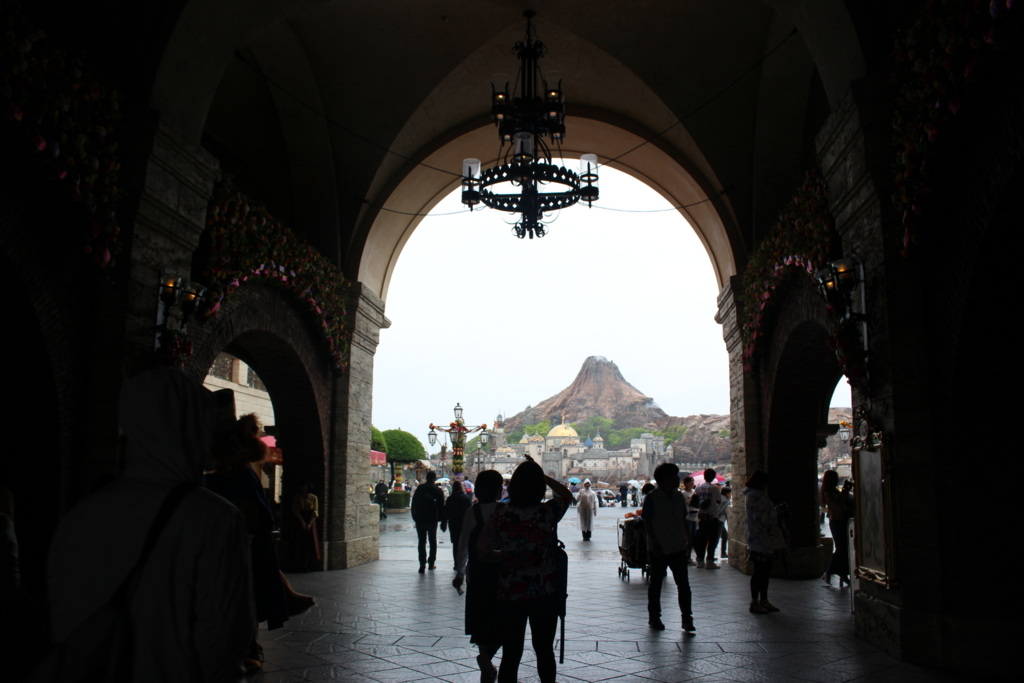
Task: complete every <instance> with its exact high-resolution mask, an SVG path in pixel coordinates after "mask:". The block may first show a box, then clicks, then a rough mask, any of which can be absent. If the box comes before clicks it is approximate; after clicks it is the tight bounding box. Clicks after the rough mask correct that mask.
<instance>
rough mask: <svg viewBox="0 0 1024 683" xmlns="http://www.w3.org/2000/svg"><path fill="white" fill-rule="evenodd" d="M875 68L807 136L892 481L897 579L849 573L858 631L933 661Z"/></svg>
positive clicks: (914, 418)
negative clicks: (855, 264) (853, 271)
mask: <svg viewBox="0 0 1024 683" xmlns="http://www.w3.org/2000/svg"><path fill="white" fill-rule="evenodd" d="M884 77H885V74H879V75H877V76H872V77H868V78H865V79H861V80H860V81H857V82H855V83H853V85H852V88H851V91H850V94H849V96H848V97H847V98H846V100H845V102H844V103H843V104H842V105H841V106H839V107H837V108H836V110H835V111H834V112H833V114H832V115H831V116H830V117H829V120H828V121H827V122H826V124H825V126H824V127H823V128H822V131H821V133H820V134H819V136H818V139H817V147H818V153H819V157H820V159H821V163H822V169H823V171H824V174H825V178H826V182H827V183H828V189H829V202H830V204H831V208H832V213H833V215H834V216H835V218H836V228H837V229H838V231H839V233H840V235H841V236H842V242H843V252H844V254H845V255H853V254H856V255H857V257H858V258H859V259H860V260H861V262H862V263H863V264H864V270H865V280H866V282H865V284H864V285H863V286H864V287H865V294H866V299H867V310H866V314H867V316H868V318H867V320H868V339H869V341H868V344H869V349H868V363H869V366H868V367H869V372H870V375H871V376H870V386H871V401H870V402H864V401H863V398H858V397H855V398H854V401H855V405H854V409H855V410H856V408H857V407H858V403H859V404H860V405H865V406H866V407H867V408H868V409H869V413H870V415H871V419H872V421H873V422H874V423H875V425H876V426H878V427H880V428H881V429H882V430H883V431H884V433H885V434H886V436H887V443H886V445H885V451H884V452H885V457H886V459H887V461H888V463H889V471H888V473H887V474H886V477H887V479H888V480H889V482H890V486H891V492H892V509H891V510H889V515H890V524H889V529H888V530H887V531H886V533H887V534H890V533H891V536H890V537H891V538H892V540H891V542H890V543H889V544H888V545H889V547H890V551H889V552H890V553H891V554H892V556H893V563H894V567H893V569H894V572H893V574H894V576H895V578H896V583H895V585H893V586H890V587H885V586H882V585H880V584H878V583H873V582H869V581H866V580H861V581H859V588H858V590H857V592H856V596H855V602H856V625H857V634H858V635H859V636H860V637H862V638H864V639H865V640H867V641H868V642H870V643H872V644H873V645H875V646H877V647H879V648H881V649H883V650H885V651H886V652H888V653H889V654H891V655H893V656H896V657H900V658H901V659H904V660H906V661H911V662H915V663H920V664H925V663H937V662H941V661H943V652H942V649H943V644H942V637H941V635H940V633H941V626H942V622H943V619H944V615H943V613H942V612H943V602H942V595H943V584H942V576H943V571H942V567H941V566H940V565H939V557H940V552H939V539H940V537H941V535H942V530H941V529H940V528H939V524H940V520H941V519H942V516H941V514H940V509H939V500H938V495H940V493H941V494H948V491H944V487H943V486H941V485H940V483H939V482H938V480H937V471H936V468H935V464H934V462H933V447H932V433H933V431H934V430H933V425H932V417H931V414H932V410H931V400H932V399H931V389H930V384H929V382H930V377H931V373H932V372H934V369H933V368H929V366H928V354H927V353H926V352H922V349H928V348H929V346H930V339H929V338H928V320H927V311H928V307H927V305H925V303H926V301H927V297H926V296H925V293H924V292H923V285H924V283H927V282H928V277H927V274H925V273H921V272H919V271H920V270H921V266H920V264H919V263H918V262H917V261H915V260H912V259H905V258H903V257H902V256H901V255H900V253H899V247H900V244H899V242H898V239H897V237H896V235H898V234H900V231H899V230H897V229H896V228H895V226H894V225H893V223H894V212H893V209H892V205H891V204H890V200H889V197H890V195H891V193H892V191H893V187H894V181H893V177H892V149H891V142H890V139H891V135H892V131H891V116H892V98H891V94H890V93H889V91H888V87H887V84H886V81H885V78H884ZM890 292H892V293H893V295H892V296H889V293H890ZM856 307H857V308H858V310H859V302H857V304H856ZM897 434H898V439H897V438H895V435H897ZM854 477H856V473H854ZM858 495H859V494H858ZM946 504H948V503H946ZM897 521H898V522H899V523H898V524H897ZM964 558H965V561H968V562H969V561H971V560H972V559H973V558H970V555H969V554H967V555H965V556H964Z"/></svg>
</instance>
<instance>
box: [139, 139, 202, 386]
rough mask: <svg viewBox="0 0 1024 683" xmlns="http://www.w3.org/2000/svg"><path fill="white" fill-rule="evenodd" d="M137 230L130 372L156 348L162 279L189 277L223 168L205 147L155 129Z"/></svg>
mask: <svg viewBox="0 0 1024 683" xmlns="http://www.w3.org/2000/svg"><path fill="white" fill-rule="evenodd" d="M151 144H152V147H151V149H150V151H149V154H148V157H147V158H146V159H145V160H144V161H143V162H142V163H143V168H142V171H143V174H144V175H143V181H142V182H143V185H142V188H141V189H142V191H141V196H140V197H139V207H138V213H137V214H136V216H135V226H134V229H133V231H132V253H131V273H130V279H129V284H128V321H127V339H128V348H127V349H126V355H127V365H128V368H127V369H128V373H129V374H134V373H135V372H138V371H139V370H140V369H142V368H144V367H146V366H147V365H148V363H149V362H150V360H151V357H152V352H153V347H154V327H155V325H156V314H157V283H158V282H159V277H160V274H161V271H162V270H163V269H164V268H165V267H166V268H171V269H173V270H174V271H175V272H177V273H178V274H179V275H181V276H182V278H184V279H185V280H186V281H187V280H188V279H189V276H190V274H191V271H192V255H193V253H194V252H195V250H196V248H197V247H198V246H199V238H200V236H201V235H202V234H203V230H204V229H205V228H206V207H207V204H208V202H209V200H210V195H211V193H212V192H213V183H214V181H215V180H216V177H217V173H218V170H219V166H220V165H219V163H218V161H217V160H216V159H215V158H214V157H213V156H212V155H211V154H210V153H209V152H207V151H206V150H204V149H202V148H201V147H197V146H194V145H190V144H187V143H185V142H182V141H181V140H180V138H179V137H178V136H177V135H176V134H175V133H174V132H173V131H171V130H168V129H167V128H166V127H164V126H163V125H157V126H156V128H155V130H154V131H153V138H152V143H151Z"/></svg>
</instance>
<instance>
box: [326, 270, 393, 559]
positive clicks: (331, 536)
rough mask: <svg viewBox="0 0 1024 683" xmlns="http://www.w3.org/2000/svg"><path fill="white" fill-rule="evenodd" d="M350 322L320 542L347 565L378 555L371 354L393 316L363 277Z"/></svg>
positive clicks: (355, 290)
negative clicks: (372, 469)
mask: <svg viewBox="0 0 1024 683" xmlns="http://www.w3.org/2000/svg"><path fill="white" fill-rule="evenodd" d="M348 322H349V329H350V330H351V331H352V346H351V351H350V354H349V367H348V372H346V373H345V374H344V375H342V376H341V377H339V378H337V380H335V385H334V409H333V411H332V412H333V414H332V421H333V424H332V430H333V439H332V443H331V452H330V454H329V456H328V457H329V464H328V467H329V470H328V484H327V486H328V489H327V490H328V498H329V507H328V515H329V519H328V520H327V521H326V526H327V539H328V540H327V541H326V542H325V543H324V559H325V563H326V565H327V568H328V569H347V568H348V567H354V566H356V565H359V564H364V563H366V562H372V561H373V560H376V559H378V558H379V556H380V550H379V545H380V524H379V514H378V511H377V506H376V505H374V504H372V503H371V502H370V497H369V495H368V491H369V488H368V487H369V485H370V479H371V477H370V426H371V421H372V420H371V412H372V408H373V355H374V353H375V352H376V351H377V344H378V342H379V341H380V331H381V329H386V328H388V327H390V326H391V321H390V320H388V319H387V318H386V317H385V316H384V302H383V301H381V300H380V299H379V298H378V297H377V296H376V295H375V294H374V293H373V292H371V291H370V290H369V289H368V288H367V287H366V286H365V285H363V284H362V283H361V282H354V283H353V284H352V292H351V296H350V298H349V302H348Z"/></svg>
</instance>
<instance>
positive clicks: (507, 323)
mask: <svg viewBox="0 0 1024 683" xmlns="http://www.w3.org/2000/svg"><path fill="white" fill-rule="evenodd" d="M575 163H576V162H569V164H572V165H573V166H574V165H575ZM573 166H570V167H573ZM459 197H460V193H459V192H458V191H456V192H454V193H453V194H452V195H450V196H449V197H448V198H446V199H445V200H444V201H442V202H441V203H440V204H439V205H438V206H437V207H436V208H435V209H434V211H433V212H432V215H431V216H428V217H426V218H424V219H423V221H422V222H421V223H420V225H419V227H418V228H417V229H416V231H415V233H414V234H413V235H412V237H411V238H410V239H409V242H408V243H407V244H406V245H405V248H404V250H403V251H402V254H401V256H400V257H399V260H398V264H397V266H396V268H395V273H394V276H393V278H392V280H391V286H390V289H389V291H388V298H387V309H386V314H387V316H388V318H390V319H391V322H392V325H391V327H390V328H389V329H386V330H381V333H380V346H379V347H378V348H377V355H376V357H375V359H374V386H373V392H374V397H373V423H374V425H375V426H376V427H378V428H379V429H382V430H383V429H398V428H400V429H404V430H405V431H408V432H412V433H413V434H415V435H416V436H418V437H419V438H420V440H421V441H423V442H424V444H426V433H427V431H428V425H429V424H430V423H431V422H439V421H440V422H444V423H447V422H450V421H451V419H452V408H453V407H454V406H455V404H456V402H459V403H461V404H462V406H463V408H464V409H465V416H464V417H465V419H466V421H467V423H469V424H480V423H481V422H486V423H488V424H490V423H492V422H493V420H494V417H495V416H496V415H498V414H499V412H500V413H502V414H504V415H514V414H516V413H518V412H519V411H521V410H523V409H524V408H526V407H527V406H528V405H536V404H537V403H539V402H541V401H542V400H544V399H546V398H548V397H550V396H552V395H554V394H556V393H558V392H559V391H561V390H562V389H564V388H565V387H567V386H568V385H569V384H570V383H571V382H572V381H573V379H574V378H575V377H576V374H577V372H578V371H579V369H580V366H581V365H582V364H583V361H584V360H585V359H586V358H587V357H588V356H605V357H606V358H608V359H609V360H612V361H614V362H615V363H616V364H617V365H618V366H619V369H620V370H621V371H622V375H623V376H624V377H625V378H626V381H628V382H629V383H631V384H632V385H633V386H635V387H636V388H637V389H639V390H640V391H642V392H643V393H645V394H646V395H648V396H650V397H652V398H653V399H654V400H655V401H656V402H657V404H658V405H659V406H661V408H662V409H663V410H664V411H665V412H666V413H668V414H669V415H678V416H686V415H695V414H699V413H717V414H725V413H727V412H728V410H729V373H728V356H727V354H726V350H725V343H724V342H723V340H722V328H721V326H720V325H718V323H716V322H715V320H714V316H715V313H716V311H717V307H716V302H715V300H716V297H717V295H718V287H717V284H716V283H715V277H714V271H713V270H712V268H711V261H710V260H709V258H708V255H707V252H706V251H705V249H704V247H703V245H702V244H701V243H700V240H699V239H698V238H697V236H696V234H695V233H694V231H693V229H692V228H691V227H690V226H689V224H688V223H687V222H686V221H685V220H684V218H683V217H682V216H681V215H680V214H679V212H677V211H665V212H663V213H622V212H616V211H609V210H599V209H597V208H593V209H587V208H586V207H584V206H575V207H573V208H571V209H567V210H564V211H562V212H560V215H559V216H558V217H557V219H556V220H555V221H554V222H553V223H552V224H551V225H550V228H549V234H548V235H547V236H545V237H544V238H543V239H534V240H530V239H525V240H519V239H517V238H515V237H514V236H513V235H512V231H511V224H509V225H506V222H507V221H511V217H510V216H508V215H506V214H502V213H499V212H497V211H494V210H491V209H486V210H477V211H475V212H473V213H468V212H467V213H462V214H458V215H449V216H436V215H435V214H442V213H449V212H455V211H460V210H462V209H464V208H465V207H463V206H462V204H461V203H460V201H459ZM600 204H601V205H602V206H605V207H610V208H615V209H631V210H641V211H650V210H652V209H666V208H669V207H670V206H671V205H670V204H669V203H668V202H667V201H666V200H665V199H664V198H663V197H661V195H659V194H658V193H656V192H655V191H654V190H652V189H650V188H649V187H647V186H646V185H644V184H643V183H641V182H640V181H638V180H635V179H634V178H632V177H631V176H628V175H626V174H624V173H620V172H618V171H615V170H613V169H610V168H602V173H601V202H600ZM845 386H846V385H845V382H841V383H840V385H839V387H837V389H838V391H837V396H836V397H834V399H833V404H834V405H843V406H848V405H849V404H850V400H849V393H848V391H847V392H846V396H845V397H844V396H843V395H842V393H843V392H842V390H843V387H845Z"/></svg>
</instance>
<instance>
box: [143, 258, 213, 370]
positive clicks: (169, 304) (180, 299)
mask: <svg viewBox="0 0 1024 683" xmlns="http://www.w3.org/2000/svg"><path fill="white" fill-rule="evenodd" d="M204 296H206V287H204V286H203V285H201V284H199V283H198V282H191V281H185V279H184V278H182V277H181V276H180V275H178V274H177V273H175V272H174V271H173V270H171V269H170V268H164V269H163V271H162V272H161V273H160V280H159V283H158V285H157V301H158V303H157V311H156V339H155V343H154V349H155V350H156V352H157V354H158V356H161V355H162V356H166V357H165V358H164V361H165V362H168V363H171V364H175V363H179V362H180V358H178V357H179V356H181V355H182V354H184V355H191V343H189V342H188V330H187V325H188V322H189V320H191V319H192V318H193V317H194V316H195V315H196V312H197V311H198V310H199V305H200V304H201V303H202V301H203V297H204Z"/></svg>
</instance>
